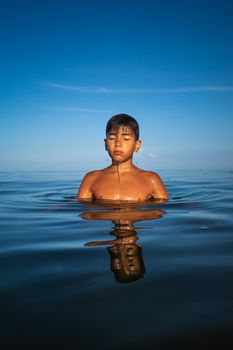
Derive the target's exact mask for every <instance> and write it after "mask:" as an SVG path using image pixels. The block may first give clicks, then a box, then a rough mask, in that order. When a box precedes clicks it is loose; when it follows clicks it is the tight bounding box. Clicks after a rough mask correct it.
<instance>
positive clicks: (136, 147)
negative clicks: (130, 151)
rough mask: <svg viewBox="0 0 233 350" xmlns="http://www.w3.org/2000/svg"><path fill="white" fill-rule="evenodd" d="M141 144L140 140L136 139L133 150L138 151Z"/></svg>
mask: <svg viewBox="0 0 233 350" xmlns="http://www.w3.org/2000/svg"><path fill="white" fill-rule="evenodd" d="M141 144H142V141H141V140H137V141H136V145H135V152H138V151H139V150H140V147H141Z"/></svg>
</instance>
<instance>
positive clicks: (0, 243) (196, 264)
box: [0, 171, 233, 350]
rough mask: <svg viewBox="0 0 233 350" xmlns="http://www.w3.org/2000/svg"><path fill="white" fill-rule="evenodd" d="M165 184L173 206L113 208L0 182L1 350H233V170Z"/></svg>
mask: <svg viewBox="0 0 233 350" xmlns="http://www.w3.org/2000/svg"><path fill="white" fill-rule="evenodd" d="M160 174H161V176H162V178H163V180H164V182H165V184H166V186H167V189H168V192H169V194H170V197H171V198H170V200H169V201H168V202H167V203H166V204H159V203H148V204H140V205H135V204H132V205H130V204H128V205H126V204H124V205H121V204H119V203H116V204H115V205H111V204H109V203H103V204H100V203H94V204H88V203H87V204H80V203H78V202H77V201H76V199H75V195H76V192H77V188H78V186H79V184H80V180H81V178H82V177H83V173H77V172H76V173H75V172H37V173H36V172H34V173H33V172H31V173H29V172H19V173H16V172H15V173H6V172H2V173H0V277H1V278H0V339H1V344H3V343H4V344H5V345H4V347H2V345H1V348H2V349H8V348H10V347H11V346H12V345H14V348H15V349H16V348H20V347H21V346H24V348H30V349H35V348H41V349H42V348H43V349H46V348H55V346H56V347H57V346H60V347H62V348H64V349H73V348H74V349H79V350H82V349H90V348H92V349H158V350H160V349H188V350H189V349H233V215H232V214H233V171H176V172H175V171H166V172H165V171H164V172H161V173H160ZM80 215H81V216H80Z"/></svg>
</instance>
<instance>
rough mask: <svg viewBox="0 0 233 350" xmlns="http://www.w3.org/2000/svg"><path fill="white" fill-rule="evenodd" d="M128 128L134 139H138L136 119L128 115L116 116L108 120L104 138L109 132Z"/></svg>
mask: <svg viewBox="0 0 233 350" xmlns="http://www.w3.org/2000/svg"><path fill="white" fill-rule="evenodd" d="M122 126H123V127H128V128H130V130H131V131H132V132H133V133H134V135H135V139H136V140H138V139H139V125H138V122H137V120H136V119H134V118H133V117H131V116H130V115H128V114H116V115H114V116H113V117H112V118H110V119H109V121H108V123H107V126H106V136H107V135H108V134H109V133H110V131H111V130H118V129H119V128H120V127H122Z"/></svg>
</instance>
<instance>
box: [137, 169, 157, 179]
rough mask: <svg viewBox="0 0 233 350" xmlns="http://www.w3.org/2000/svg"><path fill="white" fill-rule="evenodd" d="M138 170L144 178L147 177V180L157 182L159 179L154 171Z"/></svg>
mask: <svg viewBox="0 0 233 350" xmlns="http://www.w3.org/2000/svg"><path fill="white" fill-rule="evenodd" d="M138 170H139V171H140V173H141V174H142V175H144V176H145V177H147V178H148V179H151V180H159V179H160V176H159V174H157V173H156V172H154V171H150V170H144V169H139V168H138Z"/></svg>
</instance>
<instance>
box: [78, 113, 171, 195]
mask: <svg viewBox="0 0 233 350" xmlns="http://www.w3.org/2000/svg"><path fill="white" fill-rule="evenodd" d="M104 141H105V148H106V150H107V151H108V153H109V155H110V157H111V159H112V164H111V165H110V166H109V167H107V168H104V169H102V170H95V171H92V172H90V173H88V174H86V175H85V177H84V179H83V181H82V183H81V186H80V188H79V191H78V195H77V196H78V199H79V200H85V199H87V200H90V199H107V200H127V201H145V200H148V199H153V198H159V199H165V200H166V199H168V194H167V191H166V188H165V186H164V184H163V182H162V180H161V179H160V177H159V175H158V174H156V173H154V172H152V171H145V170H142V169H139V168H138V167H136V166H135V165H134V164H133V163H132V161H133V153H134V152H138V151H139V149H140V146H141V140H140V139H139V126H138V123H137V121H136V120H135V119H134V118H132V117H130V116H128V115H127V114H118V115H115V116H113V117H112V118H111V119H110V120H109V121H108V123H107V127H106V139H105V140H104Z"/></svg>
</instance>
